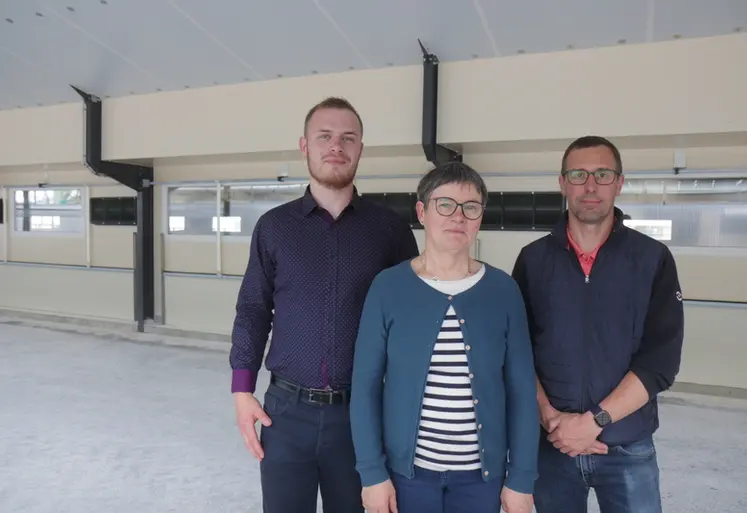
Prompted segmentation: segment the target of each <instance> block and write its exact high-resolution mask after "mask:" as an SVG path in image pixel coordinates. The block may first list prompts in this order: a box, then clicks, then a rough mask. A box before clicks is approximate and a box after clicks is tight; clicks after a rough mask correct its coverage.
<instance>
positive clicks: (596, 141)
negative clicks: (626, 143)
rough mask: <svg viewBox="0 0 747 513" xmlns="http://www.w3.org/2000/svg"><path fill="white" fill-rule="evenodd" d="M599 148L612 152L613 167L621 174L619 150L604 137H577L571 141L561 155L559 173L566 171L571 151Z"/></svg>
mask: <svg viewBox="0 0 747 513" xmlns="http://www.w3.org/2000/svg"><path fill="white" fill-rule="evenodd" d="M600 146H604V147H605V148H607V149H609V150H610V151H611V152H612V155H613V156H614V157H615V166H616V167H617V169H615V171H617V172H618V173H620V174H622V172H623V165H622V157H620V150H618V149H617V146H615V145H614V144H612V142H611V141H610V140H608V139H605V138H604V137H601V136H598V135H585V136H583V137H579V138H578V139H576V140H575V141H573V142H572V143H571V144H570V145H569V146H568V148H566V150H565V153H564V154H563V161H562V163H561V167H560V172H561V173H562V172H564V171H566V165H567V164H568V155H570V153H571V152H572V151H573V150H584V149H586V148H598V147H600Z"/></svg>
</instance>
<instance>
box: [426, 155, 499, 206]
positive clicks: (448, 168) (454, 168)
mask: <svg viewBox="0 0 747 513" xmlns="http://www.w3.org/2000/svg"><path fill="white" fill-rule="evenodd" d="M449 183H458V184H472V185H473V186H474V187H475V189H477V192H479V193H480V197H481V198H482V203H483V204H485V203H487V201H488V188H487V186H486V185H485V181H484V180H483V179H482V176H480V173H478V172H477V171H475V170H474V169H472V168H471V167H469V166H468V165H467V164H464V163H462V162H447V163H445V164H439V165H437V166H436V167H434V168H433V169H431V170H430V171H428V173H426V174H425V176H423V178H421V179H420V183H419V184H418V192H417V194H418V200H419V201H422V202H423V203H424V204H426V205H427V204H428V202H429V201H430V199H431V195H432V194H433V191H435V190H436V189H438V188H439V187H441V186H442V185H446V184H449Z"/></svg>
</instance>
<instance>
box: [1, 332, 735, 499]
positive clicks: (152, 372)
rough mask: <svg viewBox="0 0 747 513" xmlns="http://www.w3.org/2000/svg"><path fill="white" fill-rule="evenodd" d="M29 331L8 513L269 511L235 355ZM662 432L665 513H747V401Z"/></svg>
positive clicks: (6, 485)
mask: <svg viewBox="0 0 747 513" xmlns="http://www.w3.org/2000/svg"><path fill="white" fill-rule="evenodd" d="M29 324H30V323H18V322H12V321H9V320H8V319H0V512H2V513H11V512H23V513H47V512H49V513H52V512H54V513H66V512H71V513H72V512H75V513H83V512H103V511H105V512H107V513H120V512H121V513H125V512H126V513H133V512H137V513H150V512H153V513H165V512H171V511H173V512H177V511H178V512H180V513H187V512H201V513H202V512H205V513H208V512H209V513H217V512H226V513H233V512H260V511H261V497H260V491H259V475H258V465H257V463H256V462H255V461H254V460H253V459H252V458H251V456H250V455H249V454H248V452H247V451H246V450H245V449H244V447H243V444H242V442H241V440H240V437H239V435H238V432H237V430H236V427H235V421H234V412H233V406H232V402H231V397H230V394H229V387H230V373H229V369H228V361H227V353H226V351H225V344H223V345H221V344H220V343H217V344H215V343H214V344H213V346H212V347H211V348H208V346H209V344H208V346H205V344H200V343H195V345H196V346H201V347H191V348H190V347H178V346H177V347H175V346H173V345H164V344H152V343H150V342H162V343H163V342H165V343H166V344H170V343H175V341H174V340H173V339H169V340H167V339H166V338H165V337H160V336H154V335H150V336H140V335H137V334H117V335H114V334H111V333H110V334H108V335H107V334H106V333H103V332H98V333H96V332H94V330H86V329H84V328H80V327H67V328H60V326H57V327H51V326H47V327H46V328H42V327H39V324H40V323H38V322H37V323H36V326H35V327H31V326H30V325H29ZM50 328H53V329H50ZM145 342H147V343H145ZM176 343H179V341H176ZM203 346H204V347H203ZM262 379H263V381H262V383H261V385H260V386H261V387H262V388H261V390H264V387H265V386H266V375H265V376H263V378H262ZM662 424H663V427H662V429H661V430H660V432H659V434H658V437H657V438H658V444H659V455H660V456H659V457H660V464H661V467H662V488H663V494H664V504H665V508H664V510H665V511H666V512H672V513H689V512H692V513H695V512H709V513H710V512H713V511H718V512H719V513H745V512H747V486H746V485H745V483H746V482H747V440H746V439H747V437H746V436H745V435H747V401H740V400H736V399H723V398H712V397H705V396H695V395H690V396H685V395H679V394H668V395H667V396H666V398H665V399H664V401H663V405H662ZM319 511H321V509H320V510H319ZM590 511H597V508H596V507H595V506H592V507H591V509H590Z"/></svg>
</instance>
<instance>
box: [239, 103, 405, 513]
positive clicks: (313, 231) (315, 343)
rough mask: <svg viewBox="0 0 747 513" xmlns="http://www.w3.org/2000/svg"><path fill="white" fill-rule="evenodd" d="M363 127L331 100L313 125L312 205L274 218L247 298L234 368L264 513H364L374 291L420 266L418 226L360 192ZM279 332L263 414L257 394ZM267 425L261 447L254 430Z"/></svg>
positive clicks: (300, 202) (346, 107)
mask: <svg viewBox="0 0 747 513" xmlns="http://www.w3.org/2000/svg"><path fill="white" fill-rule="evenodd" d="M362 136H363V124H362V122H361V119H360V116H359V115H358V113H357V112H356V110H355V109H354V108H353V106H352V105H350V103H348V102H347V101H346V100H344V99H341V98H327V99H326V100H324V101H322V102H321V103H319V104H318V105H316V106H314V107H313V108H312V109H311V110H310V111H309V113H308V115H307V116H306V121H305V123H304V135H303V136H302V137H301V138H300V148H301V152H302V153H303V156H304V158H305V160H306V163H307V166H308V169H309V174H310V185H309V187H308V188H307V190H306V193H305V195H304V196H303V197H302V198H300V199H297V200H294V201H291V202H289V203H286V204H283V205H281V206H278V207H276V208H273V209H271V210H270V211H268V212H266V213H265V214H263V215H262V216H261V217H260V218H259V220H258V221H257V224H256V226H255V228H254V232H253V235H252V240H251V245H250V251H249V263H248V265H247V269H246V274H245V276H244V279H243V282H242V284H241V287H240V290H239V297H238V301H237V305H236V317H235V321H234V326H233V333H232V347H231V353H230V365H231V368H232V370H233V379H232V385H231V391H232V393H233V396H234V402H235V407H236V415H237V421H238V425H239V430H240V432H241V435H242V437H243V439H244V442H245V444H246V446H247V448H248V449H249V450H250V451H251V452H252V454H253V455H254V456H255V457H256V458H257V459H258V460H259V461H260V471H261V480H262V495H263V506H264V511H265V513H313V512H315V511H316V504H317V494H318V492H321V496H322V501H323V503H324V511H325V513H353V512H356V511H357V512H362V511H363V507H362V505H361V482H360V477H359V475H358V473H357V471H356V469H355V454H354V450H353V443H352V438H351V432H350V420H349V414H348V412H349V409H348V408H349V400H350V389H349V387H350V380H351V375H352V365H353V349H354V343H355V340H356V337H357V331H358V324H359V320H360V316H361V310H362V308H363V302H364V300H365V298H366V294H367V292H368V288H369V285H370V284H371V282H372V280H373V278H374V277H375V276H376V275H377V274H378V273H379V272H380V271H382V270H383V269H385V268H387V267H391V266H393V265H396V264H398V263H400V262H402V261H404V260H408V259H410V258H413V257H415V256H417V254H418V247H417V243H416V241H415V237H414V235H413V233H412V230H411V229H410V227H409V226H408V225H407V223H405V222H404V221H403V220H401V219H400V218H399V217H398V216H397V215H396V214H395V213H394V211H392V210H390V209H388V208H386V207H382V206H379V205H376V204H374V203H371V202H369V201H367V200H365V199H363V198H361V197H359V196H358V193H357V190H356V188H355V187H354V185H353V180H354V178H355V175H356V171H357V167H358V161H359V159H360V156H361V152H362V149H363V142H362ZM270 328H272V342H271V343H270V348H269V352H268V354H267V361H266V367H267V369H268V370H269V371H270V373H271V380H270V385H269V387H268V389H267V392H266V393H265V397H264V407H263V406H262V405H261V404H260V403H259V401H258V400H257V398H256V397H255V396H254V392H255V387H256V380H257V373H258V372H259V370H260V367H261V365H262V360H263V357H264V354H265V347H266V344H267V341H268V336H269V333H270ZM256 422H260V423H261V428H260V436H259V438H258V437H257V433H256V430H255V423H256Z"/></svg>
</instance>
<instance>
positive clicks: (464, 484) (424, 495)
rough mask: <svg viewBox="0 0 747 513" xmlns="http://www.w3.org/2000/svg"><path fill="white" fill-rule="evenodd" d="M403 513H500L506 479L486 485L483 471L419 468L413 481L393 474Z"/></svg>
mask: <svg viewBox="0 0 747 513" xmlns="http://www.w3.org/2000/svg"><path fill="white" fill-rule="evenodd" d="M390 475H391V476H392V484H394V489H395V491H396V494H397V510H398V512H399V513H499V512H500V511H501V489H502V488H503V479H500V478H495V479H492V480H491V481H488V482H485V481H483V480H482V474H481V473H480V471H479V470H474V471H451V472H434V471H432V470H427V469H423V468H420V467H415V476H414V477H413V478H412V479H410V478H407V477H405V476H403V475H401V474H397V473H396V472H390Z"/></svg>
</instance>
